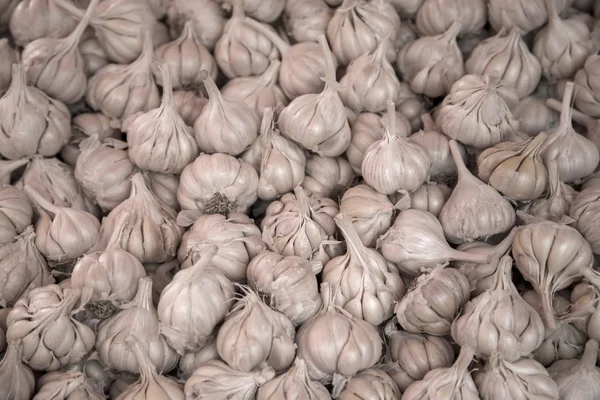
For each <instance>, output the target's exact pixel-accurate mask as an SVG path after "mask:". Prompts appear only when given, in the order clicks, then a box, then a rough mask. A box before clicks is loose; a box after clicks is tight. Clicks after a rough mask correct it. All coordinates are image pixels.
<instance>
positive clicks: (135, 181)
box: [130, 172, 149, 197]
mask: <svg viewBox="0 0 600 400" xmlns="http://www.w3.org/2000/svg"><path fill="white" fill-rule="evenodd" d="M148 191H149V189H148V184H147V183H146V179H145V178H144V176H143V175H142V174H141V173H140V172H138V173H136V174H134V175H133V176H132V177H131V195H130V197H133V196H135V195H137V194H139V193H145V192H148Z"/></svg>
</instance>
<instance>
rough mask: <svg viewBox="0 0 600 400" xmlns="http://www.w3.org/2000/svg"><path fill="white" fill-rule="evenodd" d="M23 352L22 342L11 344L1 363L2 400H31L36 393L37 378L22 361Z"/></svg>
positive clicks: (0, 395)
mask: <svg viewBox="0 0 600 400" xmlns="http://www.w3.org/2000/svg"><path fill="white" fill-rule="evenodd" d="M22 352H23V344H22V342H21V341H16V342H14V343H9V344H8V349H7V351H6V352H5V353H4V357H3V358H2V361H0V383H1V384H2V393H0V399H1V400H30V399H31V396H32V395H33V393H34V390H35V377H34V375H33V373H32V372H31V370H30V369H29V368H28V367H27V366H26V365H25V364H23V362H22V361H21V357H22Z"/></svg>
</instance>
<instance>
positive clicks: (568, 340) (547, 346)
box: [533, 319, 589, 367]
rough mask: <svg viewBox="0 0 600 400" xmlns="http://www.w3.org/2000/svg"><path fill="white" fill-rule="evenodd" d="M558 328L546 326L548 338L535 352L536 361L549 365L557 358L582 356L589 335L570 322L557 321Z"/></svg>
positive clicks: (565, 358) (566, 358)
mask: <svg viewBox="0 0 600 400" xmlns="http://www.w3.org/2000/svg"><path fill="white" fill-rule="evenodd" d="M557 324H558V327H557V328H556V329H549V328H546V340H544V342H543V343H542V344H541V345H540V347H538V348H537V350H536V351H535V352H534V353H533V357H534V358H535V360H536V361H538V362H539V363H541V364H542V365H544V366H546V367H548V366H550V364H552V363H553V362H555V361H557V360H572V359H579V358H581V354H582V353H583V349H584V347H585V342H586V341H587V340H588V339H589V338H588V335H587V334H586V333H585V332H583V331H580V330H579V329H577V328H576V327H575V326H573V325H572V324H570V323H567V322H562V321H561V320H560V319H559V320H558V321H557Z"/></svg>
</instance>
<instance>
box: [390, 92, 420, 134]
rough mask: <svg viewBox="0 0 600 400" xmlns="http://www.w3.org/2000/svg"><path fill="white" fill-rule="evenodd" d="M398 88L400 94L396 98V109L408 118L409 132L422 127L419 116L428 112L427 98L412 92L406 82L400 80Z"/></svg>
mask: <svg viewBox="0 0 600 400" xmlns="http://www.w3.org/2000/svg"><path fill="white" fill-rule="evenodd" d="M400 88H401V89H400V95H399V96H398V98H397V99H396V105H397V111H398V112H399V113H400V114H402V115H403V116H404V117H406V119H408V122H409V123H410V127H411V131H410V132H416V131H418V130H419V129H421V128H423V123H422V121H421V116H422V115H423V114H425V113H427V112H428V110H427V108H426V107H427V100H426V99H425V98H424V96H422V95H418V94H416V93H414V92H413V91H412V90H411V88H410V85H409V84H408V83H406V82H400ZM410 132H409V134H410Z"/></svg>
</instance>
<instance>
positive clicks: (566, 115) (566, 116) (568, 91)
mask: <svg viewBox="0 0 600 400" xmlns="http://www.w3.org/2000/svg"><path fill="white" fill-rule="evenodd" d="M574 87H575V85H574V83H573V82H567V84H566V86H565V93H564V94H563V98H562V106H561V109H560V123H559V126H560V127H562V128H565V129H556V130H555V131H557V132H560V133H562V132H566V128H568V127H570V126H571V100H572V99H573V90H574Z"/></svg>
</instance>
